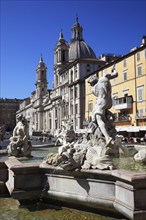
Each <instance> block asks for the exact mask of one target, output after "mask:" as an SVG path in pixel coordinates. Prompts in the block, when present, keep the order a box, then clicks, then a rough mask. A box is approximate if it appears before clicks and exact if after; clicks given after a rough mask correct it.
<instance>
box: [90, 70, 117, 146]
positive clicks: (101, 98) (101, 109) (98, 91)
mask: <svg viewBox="0 0 146 220" xmlns="http://www.w3.org/2000/svg"><path fill="white" fill-rule="evenodd" d="M117 76H118V73H117V71H116V70H115V66H114V67H113V69H112V72H111V73H109V74H106V75H104V76H102V77H101V78H100V79H99V80H98V78H97V77H96V76H94V78H93V77H91V78H90V79H89V80H88V83H90V85H91V86H92V92H93V94H94V95H95V96H97V97H98V98H97V101H96V105H95V108H94V110H93V113H92V121H93V122H94V121H95V123H97V125H98V126H99V128H100V131H101V132H102V134H103V135H104V137H105V141H106V145H108V144H110V143H111V141H112V139H113V138H112V137H111V134H110V133H109V132H108V129H107V126H108V124H107V123H106V121H107V119H108V118H109V117H110V116H112V117H113V115H112V113H111V112H110V111H109V109H110V108H111V107H112V97H111V84H110V80H111V79H114V78H116V77H117ZM108 122H109V121H108Z"/></svg>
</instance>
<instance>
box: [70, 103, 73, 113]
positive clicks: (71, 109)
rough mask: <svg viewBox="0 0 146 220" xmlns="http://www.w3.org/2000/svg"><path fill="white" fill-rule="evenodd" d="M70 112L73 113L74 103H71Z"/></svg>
mask: <svg viewBox="0 0 146 220" xmlns="http://www.w3.org/2000/svg"><path fill="white" fill-rule="evenodd" d="M70 114H71V115H73V105H72V104H71V105H70Z"/></svg>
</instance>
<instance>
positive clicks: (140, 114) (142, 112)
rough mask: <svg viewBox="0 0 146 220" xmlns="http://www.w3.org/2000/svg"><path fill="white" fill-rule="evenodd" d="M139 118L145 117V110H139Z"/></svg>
mask: <svg viewBox="0 0 146 220" xmlns="http://www.w3.org/2000/svg"><path fill="white" fill-rule="evenodd" d="M138 116H140V117H141V116H144V109H139V110H138Z"/></svg>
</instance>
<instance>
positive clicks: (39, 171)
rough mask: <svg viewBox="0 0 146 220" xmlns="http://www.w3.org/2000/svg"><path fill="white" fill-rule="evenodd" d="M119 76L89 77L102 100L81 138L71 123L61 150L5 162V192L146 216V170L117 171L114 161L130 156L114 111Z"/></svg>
mask: <svg viewBox="0 0 146 220" xmlns="http://www.w3.org/2000/svg"><path fill="white" fill-rule="evenodd" d="M117 76H118V73H117V72H116V70H115V67H114V68H113V70H112V72H111V73H110V74H106V75H105V76H104V77H101V78H100V79H99V80H98V79H97V78H96V77H92V78H90V80H89V83H90V84H91V86H92V87H93V93H94V94H95V95H96V96H98V99H97V103H96V106H95V109H94V111H93V116H92V121H91V123H90V124H89V127H88V129H87V131H86V133H85V134H84V135H83V136H82V138H80V139H79V140H76V138H75V131H74V130H73V129H72V127H70V128H69V129H67V130H64V131H63V133H62V134H63V135H62V145H61V146H60V147H59V148H58V152H56V153H49V154H48V155H47V156H46V157H45V158H44V160H43V161H42V163H40V164H38V163H23V164H22V163H21V162H20V161H19V160H18V159H17V158H16V156H17V155H18V154H17V153H16V155H14V156H15V157H14V156H13V157H10V158H9V159H8V160H7V161H5V162H4V163H0V169H1V174H2V175H1V176H0V178H1V179H0V190H1V192H3V193H4V192H7V191H8V192H9V194H10V195H11V197H12V198H14V199H17V200H19V202H20V203H21V204H26V203H28V202H32V201H33V202H34V201H35V202H36V204H38V202H40V200H41V201H43V202H45V203H46V204H54V203H55V204H61V205H64V206H69V207H78V209H83V208H84V209H88V210H92V211H95V212H96V211H97V210H99V209H100V210H103V211H108V212H112V213H114V214H115V215H116V214H117V213H118V214H121V215H123V216H125V217H126V218H128V219H133V220H139V219H141V220H144V219H146V173H145V172H137V171H132V172H131V171H129V170H126V169H117V167H116V163H115V162H114V161H115V160H114V159H117V158H118V157H119V155H120V152H121V151H122V154H123V155H125V154H126V155H129V151H128V150H127V149H126V148H125V147H124V146H123V145H122V141H121V136H118V135H117V134H116V130H115V127H114V116H113V114H112V113H111V112H110V111H109V109H110V107H111V85H110V80H111V79H112V78H114V77H117ZM10 146H11V144H10ZM144 158H145V153H144V152H143V151H141V150H140V151H139V152H138V153H137V151H135V155H134V159H133V161H134V160H135V161H139V160H140V161H141V162H142V163H145V159H144ZM120 159H121V160H122V158H120ZM135 163H136V162H135Z"/></svg>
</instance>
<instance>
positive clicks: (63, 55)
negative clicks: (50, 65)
mask: <svg viewBox="0 0 146 220" xmlns="http://www.w3.org/2000/svg"><path fill="white" fill-rule="evenodd" d="M62 62H65V50H62Z"/></svg>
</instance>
